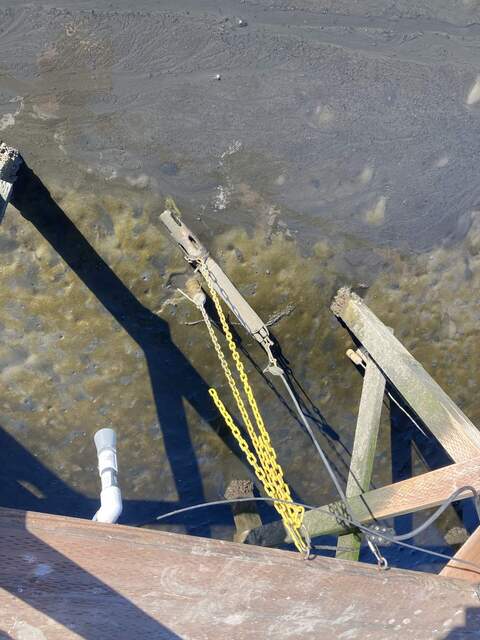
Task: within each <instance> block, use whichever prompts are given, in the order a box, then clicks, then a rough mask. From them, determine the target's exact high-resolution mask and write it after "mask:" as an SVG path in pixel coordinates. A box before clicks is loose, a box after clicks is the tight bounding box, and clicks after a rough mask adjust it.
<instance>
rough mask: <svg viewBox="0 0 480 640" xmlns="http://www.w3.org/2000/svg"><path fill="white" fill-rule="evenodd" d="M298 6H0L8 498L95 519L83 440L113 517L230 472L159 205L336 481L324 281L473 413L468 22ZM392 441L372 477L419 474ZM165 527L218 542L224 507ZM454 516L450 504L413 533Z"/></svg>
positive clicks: (401, 438)
mask: <svg viewBox="0 0 480 640" xmlns="http://www.w3.org/2000/svg"><path fill="white" fill-rule="evenodd" d="M297 4H298V6H297V7H296V8H295V9H289V8H288V7H287V6H286V5H284V4H283V3H281V2H278V3H255V4H253V3H249V2H245V3H230V4H228V3H221V4H220V3H213V2H210V3H205V4H203V3H202V4H201V5H199V4H197V3H195V4H194V5H193V3H191V5H193V6H190V3H188V4H187V3H183V4H182V3H175V4H174V3H170V4H169V3H155V5H153V3H150V4H149V3H148V2H144V3H141V4H140V5H139V7H138V9H137V10H136V11H131V10H130V9H129V8H128V7H127V6H125V7H123V8H119V6H120V7H121V5H117V4H116V5H115V8H112V6H111V5H110V4H109V3H89V2H83V3H82V2H80V3H69V2H64V3H56V4H54V3H46V4H45V5H42V6H33V7H32V6H29V5H27V4H24V3H21V2H20V3H15V4H14V3H9V2H3V3H2V5H1V7H0V17H1V29H2V32H1V34H0V35H1V38H0V52H1V64H0V98H1V100H0V109H1V111H0V129H1V131H0V136H2V138H3V139H5V140H6V141H7V142H8V143H9V144H13V145H15V146H18V147H20V148H21V150H22V152H23V153H24V155H25V157H26V159H27V161H28V164H29V166H30V167H31V168H32V169H33V171H34V172H35V174H36V175H37V176H38V178H39V180H40V184H36V186H35V189H36V190H37V191H35V193H36V194H37V198H33V197H32V198H30V200H28V201H26V202H17V203H16V204H17V205H18V210H16V209H15V208H14V207H10V208H9V209H8V211H7V215H6V217H5V220H4V222H3V224H2V226H1V227H0V274H1V278H2V285H3V286H2V289H1V291H2V293H1V296H2V300H1V309H2V312H1V315H0V323H1V329H2V340H1V344H0V364H1V367H0V378H1V381H2V387H3V389H4V392H3V397H2V405H1V406H2V408H1V415H0V420H1V426H2V436H1V437H2V439H3V440H4V447H3V450H8V451H11V452H13V453H12V455H11V456H9V457H8V458H7V461H6V466H5V468H4V475H5V479H6V480H5V486H6V487H7V489H8V490H7V491H6V492H5V495H6V496H7V500H8V501H9V504H8V505H7V506H19V507H22V506H27V507H30V508H36V509H42V510H46V511H49V510H51V511H56V512H62V513H68V514H70V515H89V514H90V513H91V514H92V515H93V513H94V511H95V505H96V496H97V493H98V482H97V478H96V471H95V459H94V447H93V444H92V436H93V433H94V432H95V431H96V430H97V429H98V428H101V427H104V426H112V427H114V428H115V429H116V430H117V433H118V439H119V456H120V467H121V481H122V488H123V491H124V496H125V499H126V511H125V520H126V521H131V522H136V521H140V520H142V519H143V520H148V519H149V518H151V517H152V515H153V514H156V513H160V512H162V511H166V510H169V509H170V508H175V506H177V505H180V504H181V505H184V504H188V503H194V502H200V501H202V500H205V499H214V498H218V497H219V496H221V495H222V494H223V492H224V491H225V488H226V486H227V485H228V483H229V481H230V480H231V479H232V478H237V477H247V476H248V473H249V471H248V469H247V468H246V466H245V464H244V461H243V459H242V458H241V457H240V456H239V455H237V452H236V450H235V447H234V443H233V442H231V440H230V438H229V437H228V434H227V433H226V431H225V428H224V427H223V426H222V423H221V420H220V419H219V417H218V415H217V414H216V411H215V409H214V407H213V406H212V404H211V402H210V398H209V396H208V387H209V386H215V387H216V388H217V389H218V390H219V393H221V395H222V397H224V398H225V399H226V400H227V398H228V395H227V388H226V386H225V384H224V382H223V379H222V377H221V375H220V371H219V367H218V364H217V362H216V360H215V357H214V354H213V353H212V350H211V348H210V346H209V344H208V340H207V335H206V332H205V328H204V327H203V326H202V324H198V323H197V320H198V319H199V318H198V314H197V313H196V311H195V309H193V308H192V307H191V306H189V304H188V303H187V302H186V301H185V300H184V299H183V298H182V297H181V296H180V295H179V294H178V293H177V292H176V290H175V288H176V286H181V285H182V282H183V279H184V272H185V267H186V265H185V263H184V262H183V261H182V259H181V257H180V256H179V254H178V253H177V251H176V250H175V249H174V248H173V247H172V246H171V245H169V244H168V242H167V240H166V237H165V235H164V233H163V230H162V228H161V225H160V222H159V220H158V215H159V213H160V212H161V211H162V207H163V201H164V197H165V196H166V195H167V194H169V195H172V196H173V197H174V198H175V199H176V201H177V203H178V204H179V206H180V207H181V209H182V211H183V215H184V217H185V220H186V222H187V224H189V225H190V226H191V227H192V228H193V229H194V230H195V231H196V232H197V233H198V235H199V236H200V237H201V238H202V240H204V241H205V243H206V244H207V245H208V246H209V247H210V248H211V249H212V252H213V253H214V255H215V256H216V257H217V258H218V261H219V262H220V264H221V265H222V267H223V268H224V269H225V271H226V272H227V273H228V274H229V275H230V276H231V278H232V280H233V281H234V282H235V283H236V284H237V286H238V287H239V288H240V290H241V291H242V293H243V294H244V295H245V296H246V298H247V299H248V300H249V302H250V303H251V304H252V306H253V307H254V308H255V309H256V310H257V311H258V312H259V314H260V315H261V316H262V317H263V318H264V319H265V320H271V321H272V322H273V324H272V327H271V328H272V332H273V333H274V334H275V335H276V337H277V338H278V340H279V342H280V344H281V346H282V349H283V352H284V354H285V357H286V358H288V360H289V362H290V364H291V367H292V369H293V371H294V372H295V375H296V377H297V378H298V379H299V380H300V381H301V383H302V385H303V386H304V388H305V391H306V393H307V395H308V398H309V400H308V399H307V398H305V402H306V403H307V405H308V407H309V410H310V413H311V415H312V417H313V418H314V420H315V422H316V425H317V429H318V433H319V437H320V438H321V440H322V442H323V444H324V445H325V447H326V450H327V452H328V454H329V456H330V457H331V459H332V462H333V463H334V464H335V466H336V468H337V471H338V473H339V475H340V476H341V477H342V478H344V479H345V478H346V474H347V471H348V463H349V451H351V445H352V440H353V433H354V427H355V417H356V411H357V408H358V400H359V396H360V389H361V378H360V376H359V375H358V373H357V372H356V371H355V370H354V369H353V367H352V365H351V363H350V362H349V361H348V360H347V359H346V358H345V356H344V353H345V349H346V348H347V347H348V346H350V343H349V340H348V337H347V336H346V335H345V333H344V332H343V331H342V329H341V328H340V327H338V325H337V323H336V322H335V321H334V320H333V318H332V317H331V314H330V313H329V311H328V307H329V303H330V299H331V297H332V295H333V294H334V293H335V291H336V289H337V288H338V287H339V286H341V285H343V284H345V283H350V284H352V285H353V287H354V288H355V289H356V290H357V291H358V292H359V293H361V295H362V296H364V297H366V300H367V303H368V304H369V305H370V306H371V308H372V309H373V310H374V312H375V313H376V314H377V315H378V316H379V317H380V318H381V319H382V320H383V321H384V322H385V323H386V324H389V325H390V326H392V327H393V328H394V330H395V334H396V335H397V336H398V337H399V338H400V339H401V340H402V341H403V342H404V344H405V345H406V346H407V348H409V349H410V350H411V351H412V353H413V354H414V356H415V357H416V358H417V359H418V360H419V361H420V362H422V363H423V364H424V365H425V366H426V368H427V369H428V370H429V371H430V372H431V373H432V375H433V376H434V377H435V379H436V380H437V381H438V382H439V383H440V384H441V385H442V386H444V388H445V390H446V391H447V392H448V393H449V394H450V395H451V396H452V397H453V399H454V400H455V401H456V402H457V403H458V404H459V405H460V406H461V408H462V409H463V410H464V411H465V412H466V413H467V415H468V416H469V417H470V418H471V419H472V420H473V421H474V422H476V423H477V424H479V423H480V409H479V407H478V403H476V400H475V398H476V394H475V390H476V388H477V386H478V382H477V377H478V376H477V372H478V365H477V363H478V357H479V355H480V354H479V353H478V351H479V347H478V320H479V318H478V315H479V312H478V303H477V300H478V294H479V292H480V275H479V260H480V213H479V204H478V184H477V183H478V180H477V163H476V161H475V158H476V156H477V155H478V149H477V148H476V147H477V146H478V144H479V143H478V140H479V139H480V137H479V136H478V133H479V115H480V112H479V111H478V105H479V104H480V88H479V87H480V84H479V83H478V81H477V72H478V67H479V65H478V62H479V61H480V55H479V51H478V43H477V42H478V30H479V28H478V24H477V21H478V19H479V15H478V14H479V12H480V9H479V8H478V7H477V5H476V4H475V3H473V2H472V3H466V2H465V3H457V4H455V6H454V7H453V6H449V5H447V3H443V4H442V3H435V4H428V3H421V4H419V6H418V7H416V8H412V7H411V6H410V7H409V8H405V9H402V8H398V9H397V10H396V13H393V12H392V13H391V14H389V13H388V12H385V10H383V9H382V7H378V6H377V5H376V4H375V3H364V6H363V8H361V9H360V8H358V7H350V6H347V5H345V6H343V5H341V4H338V3H337V4H336V5H335V7H333V6H332V5H329V4H327V3H323V4H322V3H309V2H303V3H297ZM348 4H350V3H348ZM217 76H220V79H217ZM42 185H43V187H42ZM45 188H46V189H48V190H50V192H51V196H52V199H51V200H50V199H49V198H48V194H46V192H45ZM20 200H21V199H20ZM69 221H70V223H71V224H70V223H69ZM239 335H240V338H241V341H242V346H243V347H244V349H245V351H247V352H248V354H250V356H251V358H252V359H253V361H254V363H255V365H256V367H255V366H254V364H253V363H252V362H250V361H248V368H249V371H250V372H251V375H252V377H253V380H254V381H255V388H256V389H258V396H259V401H260V403H261V406H262V409H263V413H264V416H265V418H266V421H267V422H268V424H269V426H270V430H271V433H272V438H273V440H274V443H275V446H276V447H277V450H278V453H279V457H280V459H281V461H282V465H283V466H284V469H285V473H286V477H287V479H288V480H289V482H290V484H291V486H292V488H293V490H294V492H295V494H296V496H298V497H299V498H301V499H302V500H303V501H306V502H311V503H313V504H321V503H324V502H327V501H328V500H330V499H332V498H333V497H334V493H333V489H332V487H331V486H330V484H329V482H328V480H327V477H326V475H325V474H324V471H323V469H322V468H321V466H320V464H319V462H318V461H317V458H316V457H315V453H314V451H313V449H312V447H311V446H310V444H309V441H308V438H307V436H306V435H305V434H304V433H303V431H302V430H301V429H300V427H299V426H298V425H297V424H296V423H295V421H294V420H293V419H292V417H291V415H290V413H289V412H288V410H287V408H286V407H285V404H284V403H283V402H282V400H281V398H279V394H280V390H275V389H272V388H270V387H269V386H268V385H267V384H265V380H264V379H263V378H262V376H261V374H260V373H259V371H258V369H260V371H261V370H262V368H263V366H264V365H265V362H264V359H263V354H262V353H261V352H260V350H259V348H258V347H257V345H256V344H254V341H252V340H251V339H249V338H248V337H247V336H245V335H243V334H242V333H241V331H240V329H239ZM402 429H403V427H400V426H399V427H398V429H397V431H395V432H394V433H396V435H394V437H393V444H392V441H391V439H390V434H389V420H388V411H387V408H386V409H385V411H384V418H383V424H382V434H381V437H380V442H379V450H378V456H377V461H376V465H375V478H374V483H375V485H376V486H379V485H381V484H386V483H388V482H390V481H391V480H392V479H395V480H396V479H400V478H401V477H404V476H409V475H411V474H412V473H417V472H421V471H423V469H424V464H428V463H431V464H439V461H438V459H437V462H435V456H434V455H433V453H434V452H429V443H428V442H424V441H421V439H420V440H418V436H415V439H416V444H415V447H414V450H413V453H411V452H410V449H407V448H406V445H405V442H406V439H408V437H409V435H408V433H407V434H405V432H404V431H402ZM392 449H393V456H392ZM405 451H407V453H405V455H404V456H403V457H402V455H400V453H401V452H405ZM430 454H431V455H430ZM392 457H393V461H392ZM392 467H393V470H392ZM7 480H8V482H7ZM266 515H267V516H268V511H267V513H266ZM270 517H271V515H270ZM419 518H420V519H421V518H422V515H420V516H419ZM415 519H416V516H415ZM210 521H213V522H217V523H220V524H219V525H218V526H212V527H208V526H207V523H208V522H210ZM184 522H185V521H184ZM186 522H187V524H188V530H190V531H192V532H196V533H210V534H212V535H219V536H221V535H230V531H229V529H228V526H227V523H228V522H229V517H228V511H223V512H218V511H215V512H213V511H212V512H211V514H210V515H209V516H208V517H207V516H206V515H203V514H202V516H195V517H192V518H191V519H188V520H186ZM458 524H459V520H458V518H457V516H456V515H455V514H453V513H451V514H450V515H449V517H448V518H447V519H446V522H445V523H444V526H443V530H441V531H440V532H437V533H432V532H430V533H429V534H428V535H427V537H426V539H425V540H424V542H426V543H427V544H429V545H434V546H435V545H437V547H438V546H439V545H440V546H441V545H442V544H444V535H443V534H444V533H445V531H447V530H448V531H450V529H451V528H452V526H457V525H458ZM175 526H176V528H179V529H180V530H182V529H183V525H181V524H177V525H175ZM417 542H422V540H418V541H417ZM415 561H420V560H418V559H417V560H415ZM404 562H405V563H406V564H407V565H408V564H409V563H410V564H411V563H413V562H414V561H413V560H412V559H406V560H405V561H404Z"/></svg>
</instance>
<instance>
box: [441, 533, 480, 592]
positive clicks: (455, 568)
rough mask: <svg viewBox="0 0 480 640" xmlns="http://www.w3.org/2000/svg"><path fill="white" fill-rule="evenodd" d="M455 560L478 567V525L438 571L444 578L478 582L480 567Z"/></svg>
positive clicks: (479, 541) (479, 537)
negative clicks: (461, 561)
mask: <svg viewBox="0 0 480 640" xmlns="http://www.w3.org/2000/svg"><path fill="white" fill-rule="evenodd" d="M455 560H466V561H467V562H473V563H474V564H476V565H477V566H479V567H480V527H477V528H476V529H475V531H474V532H473V533H472V535H471V536H470V537H469V539H468V540H467V541H466V542H465V544H463V545H462V546H461V547H460V549H459V550H458V551H457V553H456V554H455V555H454V556H453V558H452V559H451V560H450V561H449V562H448V563H447V564H446V565H445V566H444V567H443V569H442V570H441V571H440V575H441V576H444V577H446V578H457V579H458V580H467V582H474V583H479V584H480V568H478V569H476V568H475V567H472V566H468V565H466V564H463V563H460V562H455Z"/></svg>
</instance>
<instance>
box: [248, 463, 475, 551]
mask: <svg viewBox="0 0 480 640" xmlns="http://www.w3.org/2000/svg"><path fill="white" fill-rule="evenodd" d="M479 465H480V456H477V457H476V458H473V459H472V460H466V461H465V462H457V463H456V464H451V465H448V466H447V467H442V468H441V469H436V470H435V471H428V472H427V473H424V474H422V475H420V476H415V477H414V478H408V479H407V480H402V481H401V482H396V483H394V484H390V485H388V486H386V487H380V488H378V489H374V490H373V491H369V492H367V493H364V494H363V495H362V496H357V497H354V498H350V499H349V501H348V502H349V505H350V508H351V510H352V512H353V514H354V515H355V517H356V518H357V519H358V520H359V521H360V522H369V521H371V520H372V519H378V520H381V519H385V518H393V517H395V516H400V515H402V514H404V513H413V512H414V511H421V510H422V509H429V508H430V507H437V506H439V505H440V504H441V503H442V502H443V501H444V500H445V499H446V498H448V497H449V496H450V495H451V494H452V493H453V492H454V491H456V490H457V489H459V488H460V487H463V486H465V485H471V486H472V487H474V488H475V489H476V490H477V491H480V474H479V472H478V469H479ZM465 497H467V498H468V497H471V495H470V494H466V495H465ZM338 513H343V508H342V505H341V504H340V503H339V502H335V503H331V504H330V505H326V506H325V507H322V509H321V510H316V509H314V510H312V511H307V512H306V513H305V518H304V524H305V526H306V527H307V530H308V532H309V534H310V536H311V537H315V536H320V535H331V534H333V535H334V534H339V533H342V532H344V531H345V528H344V527H343V526H342V525H341V524H340V523H339V522H338V520H337V518H336V516H335V514H338ZM284 541H285V542H287V541H288V542H289V541H290V540H289V538H288V535H287V533H286V531H285V529H284V527H283V525H281V523H277V522H275V523H271V524H268V525H264V526H263V527H259V528H258V529H254V530H253V531H251V532H250V534H249V536H248V538H247V542H249V543H250V544H265V545H277V544H281V543H282V542H284Z"/></svg>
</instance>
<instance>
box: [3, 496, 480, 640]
mask: <svg viewBox="0 0 480 640" xmlns="http://www.w3.org/2000/svg"><path fill="white" fill-rule="evenodd" d="M0 539H1V541H2V542H1V545H0V564H1V573H0V576H1V577H0V580H1V590H0V630H1V632H3V633H4V634H5V636H6V637H9V638H13V639H14V640H26V638H28V639H30V640H33V638H35V640H37V639H41V640H45V639H48V640H73V639H74V638H75V639H76V640H78V638H83V639H84V640H132V638H152V639H172V640H174V639H177V638H181V639H184V640H185V639H187V638H190V639H192V640H224V639H225V638H228V639H229V640H250V639H251V640H253V639H255V640H258V639H259V638H272V639H277V638H282V640H284V639H288V638H292V639H298V638H302V639H312V640H313V639H314V638H315V639H317V638H344V639H354V638H358V639H360V638H367V637H368V638H369V639H370V640H385V638H399V639H400V638H401V639H402V640H404V639H407V640H408V639H409V638H410V639H412V640H413V639H415V640H422V639H424V640H427V639H428V640H430V639H431V638H433V637H435V634H434V630H436V629H441V630H442V633H444V637H445V636H446V635H447V633H449V632H451V633H457V632H459V633H462V634H464V635H461V636H458V637H466V638H467V637H472V638H473V637H474V635H473V633H474V631H475V630H476V629H477V628H478V626H479V625H480V603H479V602H478V599H476V597H475V596H474V594H473V589H472V588H471V585H469V584H468V583H465V582H461V581H455V580H449V579H446V578H441V577H439V576H436V575H427V574H421V573H414V572H410V571H399V570H391V571H387V572H379V571H378V570H377V568H376V567H373V566H371V565H364V564H359V563H353V562H344V561H341V560H335V559H330V558H321V557H316V558H314V559H312V560H310V561H305V560H303V559H302V558H301V557H300V556H299V555H298V554H296V553H291V552H288V551H280V550H276V549H260V548H257V547H250V546H246V545H240V544H235V543H232V542H224V541H219V540H209V539H203V538H193V537H191V536H183V535H178V534H171V533H164V532H160V531H151V530H142V529H137V528H132V527H124V526H121V525H104V524H98V523H92V522H91V521H87V520H79V519H74V518H65V517H60V516H50V515H45V514H35V513H25V512H19V511H12V510H6V509H5V510H0ZM0 635H1V633H0ZM452 637H457V636H452Z"/></svg>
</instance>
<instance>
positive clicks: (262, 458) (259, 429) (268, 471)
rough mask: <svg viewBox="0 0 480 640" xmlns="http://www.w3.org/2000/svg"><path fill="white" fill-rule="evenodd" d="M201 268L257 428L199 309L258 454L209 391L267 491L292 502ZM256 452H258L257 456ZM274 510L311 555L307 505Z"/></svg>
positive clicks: (203, 271) (217, 302)
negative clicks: (306, 534) (305, 531)
mask: <svg viewBox="0 0 480 640" xmlns="http://www.w3.org/2000/svg"><path fill="white" fill-rule="evenodd" d="M199 270H200V272H201V274H202V275H203V277H204V278H205V281H206V283H207V285H208V289H209V292H210V296H211V298H212V300H213V303H214V305H215V309H216V310H217V314H218V317H219V319H220V324H221V325H222V330H223V333H224V334H225V338H226V340H227V344H228V348H229V350H230V353H231V355H232V359H233V361H234V363H235V368H236V370H237V372H238V376H239V378H240V381H241V383H242V386H243V390H244V392H245V395H246V397H247V400H248V404H249V406H250V409H251V411H252V413H253V417H254V419H255V424H256V428H255V427H254V425H253V423H252V420H251V418H250V415H249V412H248V410H247V407H246V406H245V402H244V401H243V398H242V396H241V394H240V391H239V389H238V386H237V383H236V381H235V378H234V377H233V374H232V371H231V369H230V366H229V364H228V362H227V360H226V358H225V355H224V353H223V350H222V347H221V346H220V343H219V342H218V339H217V336H216V335H215V331H214V329H213V327H212V323H211V321H210V318H209V317H208V314H207V312H206V311H205V308H204V307H203V306H201V307H200V311H201V313H202V316H203V319H204V321H205V324H206V326H207V329H208V333H209V335H210V339H211V341H212V344H213V346H214V349H215V351H216V353H217V356H218V359H219V361H220V364H221V366H222V369H223V372H224V374H225V378H226V380H227V382H228V386H229V387H230V390H231V392H232V395H233V397H234V399H235V402H236V404H237V407H238V410H239V412H240V415H241V416H242V420H243V422H244V424H245V427H246V430H247V433H248V436H249V438H250V441H251V443H252V446H253V449H254V451H255V453H254V452H253V451H252V450H251V448H250V446H249V443H248V442H247V440H246V439H245V438H244V437H243V435H242V433H241V431H240V429H239V428H238V426H237V425H236V424H235V422H234V421H233V418H232V416H231V415H230V413H229V412H228V410H227V409H226V407H225V405H224V404H223V402H222V400H221V399H220V398H219V396H218V393H217V392H216V390H215V389H210V390H209V393H210V396H211V397H212V399H213V402H214V403H215V406H216V407H217V409H218V411H219V412H220V414H221V415H222V417H223V419H224V420H225V423H226V424H227V426H228V427H229V429H230V431H231V432H232V435H233V436H234V438H235V439H236V441H237V442H238V445H239V447H240V449H241V450H242V451H243V452H244V453H245V455H246V457H247V460H248V462H249V463H250V465H251V466H252V468H253V470H254V471H255V474H256V476H257V478H258V479H259V480H260V482H261V483H262V484H263V487H264V489H265V492H266V494H267V495H268V496H269V497H270V498H272V499H277V500H286V501H292V496H291V494H290V489H289V487H288V485H287V483H286V482H285V480H284V477H283V470H282V468H281V466H280V464H279V463H278V461H277V456H276V453H275V449H274V448H273V446H272V443H271V440H270V435H269V433H268V431H267V429H266V427H265V423H264V421H263V418H262V415H261V413H260V410H259V408H258V405H257V401H256V400H255V396H254V395H253V391H252V388H251V386H250V382H249V380H248V375H247V373H246V372H245V368H244V366H243V362H242V361H241V359H240V355H239V353H238V351H237V347H236V345H235V341H234V340H233V336H232V333H231V331H230V328H229V326H228V323H227V320H226V318H225V314H224V312H223V309H222V306H221V303H220V299H219V297H218V294H217V292H216V291H215V289H214V286H213V282H212V278H211V276H210V273H209V271H208V268H207V267H206V265H205V263H204V262H203V261H201V262H200V263H199ZM255 454H256V455H255ZM274 506H275V509H276V510H277V511H278V513H279V514H280V516H281V517H282V520H283V523H284V525H285V528H286V529H287V530H288V532H289V534H290V536H291V538H292V541H293V543H294V544H295V546H296V548H297V549H298V550H299V551H300V552H301V553H302V554H304V555H306V556H307V555H308V552H309V548H310V545H309V544H308V543H306V542H305V540H304V539H303V537H302V534H301V531H300V530H301V527H302V524H303V516H304V512H305V510H304V508H303V507H300V506H296V505H293V504H292V505H289V504H282V503H274Z"/></svg>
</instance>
